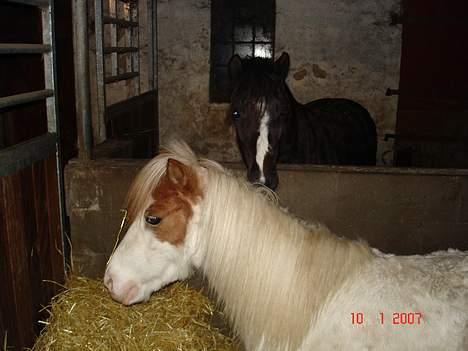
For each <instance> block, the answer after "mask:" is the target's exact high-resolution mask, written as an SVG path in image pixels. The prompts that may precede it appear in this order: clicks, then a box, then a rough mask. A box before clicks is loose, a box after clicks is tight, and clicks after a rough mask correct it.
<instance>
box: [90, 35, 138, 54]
mask: <svg viewBox="0 0 468 351" xmlns="http://www.w3.org/2000/svg"><path fill="white" fill-rule="evenodd" d="M96 32H97V31H96ZM137 51H138V48H136V47H125V46H106V47H105V48H104V50H103V52H104V54H105V55H108V54H112V53H113V52H116V53H118V54H124V53H127V52H137Z"/></svg>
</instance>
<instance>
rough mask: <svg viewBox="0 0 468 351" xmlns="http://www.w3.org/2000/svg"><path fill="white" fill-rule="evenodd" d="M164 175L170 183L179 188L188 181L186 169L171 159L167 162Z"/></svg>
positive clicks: (180, 163)
mask: <svg viewBox="0 0 468 351" xmlns="http://www.w3.org/2000/svg"><path fill="white" fill-rule="evenodd" d="M166 175H167V178H168V179H169V181H170V182H171V183H173V184H174V185H176V186H178V187H181V188H183V187H185V185H186V184H187V183H188V181H189V179H188V177H189V169H188V167H187V166H186V165H184V164H183V163H182V162H179V161H177V160H175V159H173V158H170V159H168V160H167V167H166Z"/></svg>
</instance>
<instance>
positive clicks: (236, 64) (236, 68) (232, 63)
mask: <svg viewBox="0 0 468 351" xmlns="http://www.w3.org/2000/svg"><path fill="white" fill-rule="evenodd" d="M241 73H242V59H241V58H240V56H239V55H234V56H233V57H231V59H230V60H229V77H230V78H231V80H235V79H236V78H237V77H239V75H240V74H241Z"/></svg>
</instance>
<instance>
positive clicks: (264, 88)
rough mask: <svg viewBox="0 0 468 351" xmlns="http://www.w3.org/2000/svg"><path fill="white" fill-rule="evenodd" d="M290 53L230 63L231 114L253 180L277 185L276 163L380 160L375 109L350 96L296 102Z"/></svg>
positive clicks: (251, 180) (331, 162)
mask: <svg viewBox="0 0 468 351" xmlns="http://www.w3.org/2000/svg"><path fill="white" fill-rule="evenodd" d="M288 71H289V55H288V54H287V53H285V52H284V53H283V54H282V55H281V57H280V58H279V59H278V60H276V61H275V62H272V61H271V60H268V59H264V58H249V59H241V58H240V57H239V56H237V55H235V56H233V57H232V58H231V60H230V62H229V72H230V75H231V79H232V84H233V86H232V87H233V91H232V98H231V113H232V118H233V119H234V124H235V128H236V134H237V141H238V144H239V148H240V151H241V153H242V157H243V159H244V162H245V164H246V166H247V178H248V179H249V181H250V182H253V183H255V182H259V183H262V184H265V185H266V186H268V187H270V188H272V189H275V188H276V187H277V185H278V175H277V171H276V162H282V163H313V164H336V165H375V158H376V148H377V137H376V130H375V124H374V121H373V119H372V117H371V116H370V114H369V112H367V110H366V109H365V108H364V107H362V106H361V105H359V104H358V103H356V102H354V101H351V100H347V99H319V100H315V101H312V102H309V103H308V104H305V105H303V104H300V103H299V102H297V101H296V99H295V98H294V96H293V95H292V93H291V91H290V90H289V88H288V86H287V85H286V82H285V79H286V77H287V75H288Z"/></svg>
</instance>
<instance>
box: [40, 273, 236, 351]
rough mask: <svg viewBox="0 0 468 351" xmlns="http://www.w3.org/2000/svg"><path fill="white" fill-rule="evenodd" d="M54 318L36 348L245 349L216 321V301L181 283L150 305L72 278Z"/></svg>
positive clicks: (51, 308) (51, 310)
mask: <svg viewBox="0 0 468 351" xmlns="http://www.w3.org/2000/svg"><path fill="white" fill-rule="evenodd" d="M48 311H49V314H50V317H49V319H48V320H47V321H42V322H41V323H43V324H45V325H46V326H45V328H44V330H43V332H42V333H41V335H40V336H39V338H38V339H37V342H36V344H35V346H34V347H33V350H35V351H39V350H41V351H42V350H51V351H53V350H60V351H65V350H77V351H78V350H80V351H82V350H99V351H106V350H109V351H110V350H112V351H117V350H135V351H136V350H138V351H144V350H161V351H176V350H220V351H227V350H230V351H231V350H236V351H237V350H239V347H238V345H237V344H236V342H235V341H234V340H233V339H232V338H231V337H228V336H226V335H224V334H222V333H221V332H220V330H219V329H217V328H215V327H213V326H212V325H211V324H210V323H211V320H212V318H213V316H214V314H215V308H214V305H213V304H212V302H211V301H210V300H209V299H208V298H207V297H206V296H204V295H203V294H202V293H201V292H200V291H198V290H195V289H193V288H190V287H189V286H188V285H187V283H185V282H178V283H175V284H172V285H171V286H169V287H167V288H165V289H162V290H160V291H159V292H157V293H154V294H153V296H152V297H151V299H150V300H149V301H148V302H147V303H142V304H138V305H133V306H129V307H126V306H123V305H121V304H119V303H117V302H114V301H113V300H112V299H111V298H110V297H109V294H108V292H107V290H106V288H105V287H104V286H103V284H102V282H100V281H96V280H91V279H87V278H84V277H72V278H70V279H69V280H68V282H67V285H66V290H65V291H64V292H62V293H61V294H59V295H57V296H56V297H54V298H53V300H52V303H51V305H50V306H49V307H48Z"/></svg>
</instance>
